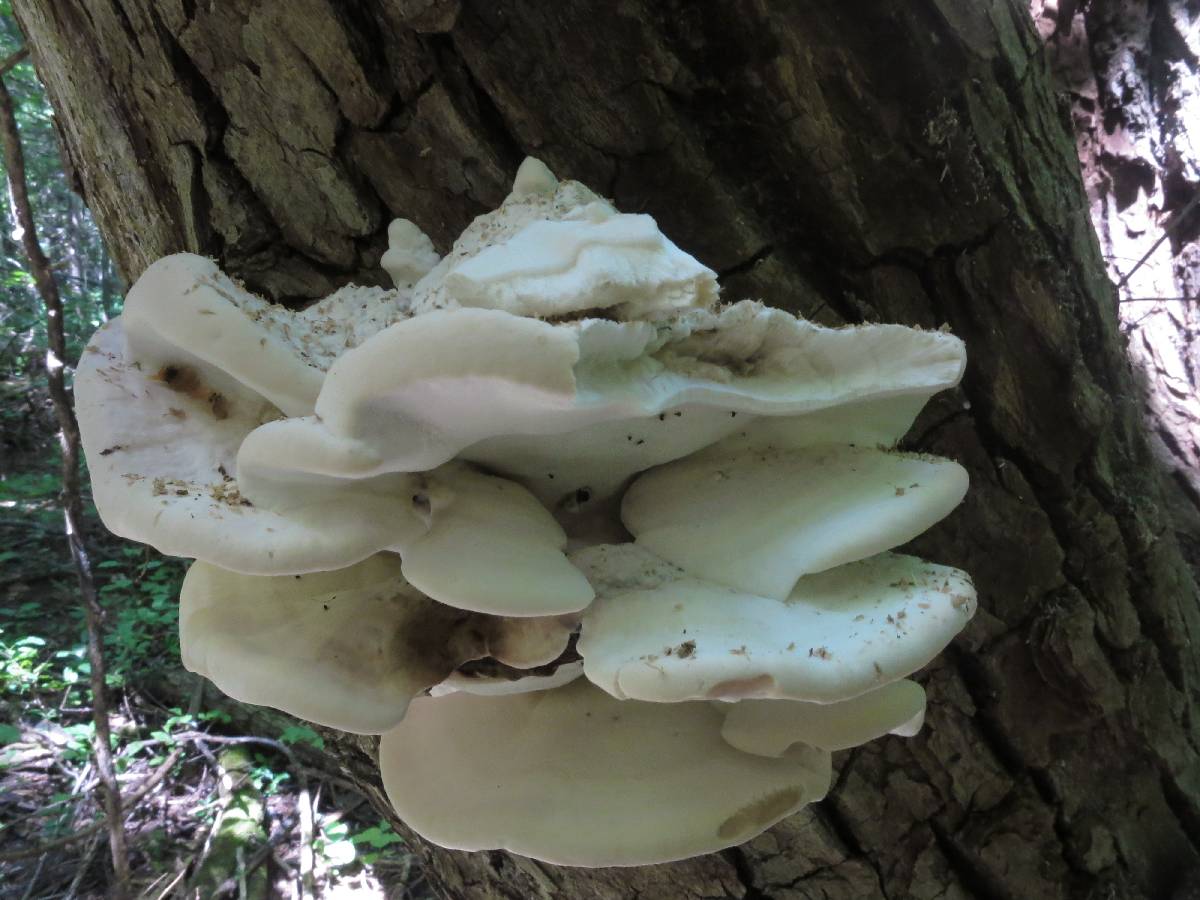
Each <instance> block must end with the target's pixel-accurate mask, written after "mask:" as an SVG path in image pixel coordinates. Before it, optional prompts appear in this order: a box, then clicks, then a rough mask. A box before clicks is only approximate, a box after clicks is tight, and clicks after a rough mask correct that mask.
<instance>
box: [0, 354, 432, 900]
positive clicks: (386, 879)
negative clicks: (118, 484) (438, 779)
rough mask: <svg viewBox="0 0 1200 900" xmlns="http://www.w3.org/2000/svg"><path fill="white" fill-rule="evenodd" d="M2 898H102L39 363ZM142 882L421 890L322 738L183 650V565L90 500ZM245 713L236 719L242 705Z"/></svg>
mask: <svg viewBox="0 0 1200 900" xmlns="http://www.w3.org/2000/svg"><path fill="white" fill-rule="evenodd" d="M0 423H2V424H3V447H2V451H0V898H4V900H10V898H12V900H37V898H42V900H49V898H66V897H75V898H90V897H101V896H103V893H102V887H101V886H102V885H104V884H105V883H106V881H107V878H108V873H107V871H106V867H107V853H106V852H105V845H104V841H105V837H106V832H105V829H104V828H103V825H102V823H103V810H102V804H101V803H100V800H99V795H98V794H97V792H96V787H97V778H96V774H95V770H94V764H93V761H92V758H91V753H90V742H91V739H92V735H93V727H94V726H93V725H92V708H91V691H90V687H89V684H88V674H89V672H88V660H87V654H86V636H85V634H84V622H83V614H82V610H81V608H80V604H79V602H78V597H77V594H78V586H77V582H76V579H75V573H74V571H73V570H72V568H71V563H70V556H69V553H68V549H67V544H66V539H65V536H64V535H63V530H62V513H61V510H60V508H59V506H58V496H57V494H58V490H59V483H60V482H59V476H58V460H57V448H56V443H55V438H54V432H55V425H54V423H53V414H52V411H51V410H50V408H49V400H48V399H47V397H46V394H45V391H44V389H43V388H41V386H40V385H39V384H38V383H37V379H36V377H31V376H28V375H20V374H19V373H12V372H8V373H5V377H4V380H3V381H2V382H0ZM85 500H86V501H87V503H86V518H85V537H86V540H87V543H88V546H89V548H90V549H91V553H92V558H93V563H94V565H95V569H96V575H97V580H98V588H99V592H100V595H101V598H102V601H103V605H104V609H105V617H106V622H105V626H106V627H105V641H104V651H105V658H106V661H107V664H108V685H109V688H110V697H111V700H110V703H111V705H112V730H113V742H112V743H113V753H114V757H115V760H116V765H117V771H118V780H119V782H120V784H121V788H122V794H123V796H124V798H125V807H126V809H125V830H126V834H127V836H128V841H129V849H130V864H131V870H132V884H131V885H130V888H131V891H130V893H131V895H132V896H135V897H150V898H167V897H198V898H204V900H207V898H210V897H211V898H216V897H223V896H229V897H245V898H268V897H298V896H302V895H303V896H308V897H325V898H343V897H346V898H349V897H395V898H399V897H418V896H421V895H422V894H421V884H420V881H419V878H418V876H417V874H416V872H415V870H414V869H413V868H412V859H411V858H410V857H409V856H408V854H406V853H405V852H404V848H403V847H402V846H401V841H400V838H399V837H398V836H397V835H396V834H395V833H393V832H392V831H391V830H390V828H388V826H387V825H386V824H384V823H382V822H380V821H379V819H378V817H377V816H375V815H374V814H373V812H372V810H371V808H370V805H369V804H368V803H367V801H366V798H364V797H363V796H361V795H360V794H359V793H358V792H356V791H355V790H354V788H353V786H352V785H351V784H350V783H349V782H348V781H346V780H344V779H342V778H339V777H338V774H337V773H336V772H331V771H328V769H327V766H326V764H325V758H324V756H323V755H322V753H321V749H322V744H321V738H320V737H319V736H318V735H317V734H316V733H315V732H314V731H313V730H312V729H310V728H307V727H306V726H305V725H304V724H303V723H301V722H299V721H296V722H294V724H286V722H287V720H286V718H285V717H283V716H282V715H281V714H272V715H271V716H270V724H269V725H268V727H266V728H261V729H256V730H254V731H252V732H251V733H245V723H246V721H253V716H250V717H247V716H245V715H244V709H241V708H238V707H237V706H236V705H235V704H233V702H232V701H229V700H228V699H226V698H224V697H222V696H221V695H219V694H218V693H217V691H216V690H215V688H213V687H212V686H211V685H208V684H207V683H206V682H204V680H203V679H201V678H199V677H197V676H194V675H191V674H190V673H187V672H184V671H183V669H182V666H181V664H180V661H179V639H178V631H177V628H178V591H179V584H180V581H181V580H182V578H183V573H184V571H185V565H184V562H183V561H182V560H177V559H170V558H166V557H163V556H161V555H160V554H158V553H157V552H155V551H153V550H152V549H150V548H148V547H142V546H138V545H132V544H129V543H128V542H125V541H122V540H120V539H119V538H115V537H113V536H112V535H110V534H109V533H108V532H107V531H106V530H105V529H104V527H103V526H102V525H101V524H100V521H99V519H98V517H97V515H96V512H95V508H94V506H92V505H91V503H90V498H85ZM231 709H232V710H234V712H235V713H237V714H239V715H238V721H237V724H238V725H239V726H242V727H240V728H239V727H234V724H235V722H234V716H233V715H231V712H230V710H231Z"/></svg>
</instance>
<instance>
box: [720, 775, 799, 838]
mask: <svg viewBox="0 0 1200 900" xmlns="http://www.w3.org/2000/svg"><path fill="white" fill-rule="evenodd" d="M803 799H804V791H803V790H802V789H801V788H798V787H790V788H783V789H781V790H778V791H775V792H774V793H772V794H768V795H767V796H765V797H762V798H760V799H758V800H755V801H754V802H753V803H750V804H748V805H746V806H743V807H742V808H741V809H739V810H738V811H737V812H735V813H734V814H733V815H732V816H730V817H729V818H728V819H726V820H725V821H724V822H722V823H721V824H720V826H719V827H718V828H717V837H719V838H720V839H721V840H723V841H726V840H729V841H733V842H735V843H737V842H740V841H741V840H743V839H745V838H749V837H750V836H751V835H755V834H758V833H759V832H760V831H762V830H763V829H764V828H766V827H767V826H769V825H770V824H771V823H772V822H774V821H775V820H776V819H778V818H780V817H781V816H783V815H786V814H787V812H788V811H789V810H791V809H792V808H793V807H795V806H797V805H799V803H800V802H801V801H802V800H803Z"/></svg>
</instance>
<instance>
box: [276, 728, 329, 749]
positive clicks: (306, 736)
mask: <svg viewBox="0 0 1200 900" xmlns="http://www.w3.org/2000/svg"><path fill="white" fill-rule="evenodd" d="M279 740H281V741H283V743H285V744H299V743H301V742H304V743H307V744H311V745H312V746H313V747H315V748H316V749H318V750H324V749H325V740H324V738H322V737H321V736H320V735H319V734H317V733H316V732H315V731H313V730H312V729H311V728H309V727H307V726H305V725H289V726H288V727H287V728H285V729H283V734H281V735H279Z"/></svg>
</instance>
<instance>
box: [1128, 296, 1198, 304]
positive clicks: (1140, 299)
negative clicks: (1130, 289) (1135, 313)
mask: <svg viewBox="0 0 1200 900" xmlns="http://www.w3.org/2000/svg"><path fill="white" fill-rule="evenodd" d="M1196 300H1200V296H1127V298H1123V299H1121V300H1117V302H1118V304H1157V302H1159V301H1163V302H1176V304H1194V302H1195V301H1196Z"/></svg>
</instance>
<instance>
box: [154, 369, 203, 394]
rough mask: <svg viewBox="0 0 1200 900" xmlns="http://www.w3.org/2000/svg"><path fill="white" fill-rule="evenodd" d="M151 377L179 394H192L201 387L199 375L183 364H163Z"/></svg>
mask: <svg viewBox="0 0 1200 900" xmlns="http://www.w3.org/2000/svg"><path fill="white" fill-rule="evenodd" d="M151 377H152V378H153V379H154V380H155V381H161V382H162V383H163V384H165V385H166V386H167V387H169V388H170V389H171V390H173V391H178V392H179V393H180V394H188V395H192V394H194V393H195V392H196V391H198V390H200V389H201V388H202V385H201V384H200V376H199V375H197V374H196V373H195V372H193V371H192V370H191V369H189V368H186V367H185V366H163V367H162V368H161V369H159V370H158V371H157V372H155V373H154V375H152V376H151Z"/></svg>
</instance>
